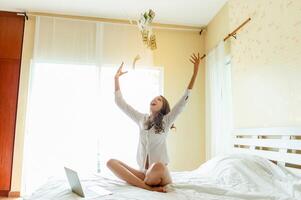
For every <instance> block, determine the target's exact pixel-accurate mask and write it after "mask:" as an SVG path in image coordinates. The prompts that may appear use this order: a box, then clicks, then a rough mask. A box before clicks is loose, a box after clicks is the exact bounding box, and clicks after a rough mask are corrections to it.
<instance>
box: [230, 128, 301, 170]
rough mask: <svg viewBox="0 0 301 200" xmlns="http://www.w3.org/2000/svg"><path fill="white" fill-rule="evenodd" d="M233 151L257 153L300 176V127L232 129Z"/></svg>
mask: <svg viewBox="0 0 301 200" xmlns="http://www.w3.org/2000/svg"><path fill="white" fill-rule="evenodd" d="M233 135H234V138H233V150H234V152H239V153H247V154H253V155H258V156H261V157H264V158H267V159H269V160H271V161H273V162H274V163H276V164H277V165H282V166H285V167H286V168H287V169H289V170H290V171H292V172H293V173H295V174H297V175H299V176H301V127H300V128H290V127H282V128H252V129H234V130H233Z"/></svg>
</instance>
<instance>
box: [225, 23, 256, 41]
mask: <svg viewBox="0 0 301 200" xmlns="http://www.w3.org/2000/svg"><path fill="white" fill-rule="evenodd" d="M249 21H251V18H250V17H249V18H248V19H247V20H246V21H244V22H243V23H242V24H241V25H240V26H238V27H237V28H236V29H235V30H234V31H232V32H231V33H229V34H228V35H227V36H226V37H225V38H224V42H225V41H226V40H228V39H229V38H230V37H234V38H235V39H236V32H237V31H238V30H239V29H241V28H242V27H243V26H244V25H246V24H247V23H248V22H249Z"/></svg>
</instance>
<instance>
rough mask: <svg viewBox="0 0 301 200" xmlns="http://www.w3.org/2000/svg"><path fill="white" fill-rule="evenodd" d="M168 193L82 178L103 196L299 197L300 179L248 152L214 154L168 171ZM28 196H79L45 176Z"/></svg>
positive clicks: (121, 199) (145, 199) (152, 199)
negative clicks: (101, 190) (196, 164)
mask: <svg viewBox="0 0 301 200" xmlns="http://www.w3.org/2000/svg"><path fill="white" fill-rule="evenodd" d="M172 178H173V184H170V185H169V186H168V191H169V192H168V193H158V192H151V191H147V190H143V189H140V188H137V187H133V186H130V185H128V184H126V183H124V182H123V181H120V180H118V179H116V178H110V177H108V176H107V175H106V176H99V175H94V176H93V177H90V178H87V179H84V180H83V183H84V184H85V185H87V186H89V185H90V186H94V185H99V186H102V187H104V188H106V189H108V190H110V191H112V192H113V194H112V195H108V196H103V197H99V198H94V199H106V200H109V199H110V200H115V199H116V200H117V199H118V200H125V199H127V200H128V199H135V200H140V199H141V200H156V199H160V200H165V199H166V200H169V199H173V200H188V199H189V200H190V199H200V200H238V199H240V200H241V199H245V200H249V199H252V200H300V199H301V181H300V179H298V178H297V177H295V176H294V175H293V174H291V173H289V172H288V171H287V170H286V169H283V168H280V167H278V166H276V165H275V164H273V163H271V162H270V161H267V160H265V159H263V158H260V157H257V156H250V155H241V154H235V155H229V156H223V157H216V158H214V159H212V160H210V161H208V162H206V163H205V164H204V165H202V166H200V167H199V168H198V169H197V170H194V171H189V172H188V171H186V172H172ZM25 199H28V200H37V199H45V200H46V199H57V200H59V199H62V200H70V199H82V198H80V197H78V196H77V195H75V194H73V193H71V192H70V189H69V185H68V183H67V181H66V180H55V179H52V180H49V182H48V183H47V184H46V185H44V186H42V187H41V188H40V189H38V190H37V191H36V192H35V193H34V194H33V195H32V196H31V197H28V198H25Z"/></svg>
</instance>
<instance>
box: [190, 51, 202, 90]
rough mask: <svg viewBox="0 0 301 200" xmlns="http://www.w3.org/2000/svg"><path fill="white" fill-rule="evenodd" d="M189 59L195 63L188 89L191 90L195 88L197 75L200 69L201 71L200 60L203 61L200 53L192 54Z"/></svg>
mask: <svg viewBox="0 0 301 200" xmlns="http://www.w3.org/2000/svg"><path fill="white" fill-rule="evenodd" d="M189 60H190V62H192V64H193V75H192V77H191V80H190V82H189V85H188V89H190V90H191V89H192V88H193V85H194V82H195V79H196V76H197V74H198V71H199V65H200V61H201V58H200V54H199V53H198V56H196V55H195V54H192V55H191V56H190V59H189Z"/></svg>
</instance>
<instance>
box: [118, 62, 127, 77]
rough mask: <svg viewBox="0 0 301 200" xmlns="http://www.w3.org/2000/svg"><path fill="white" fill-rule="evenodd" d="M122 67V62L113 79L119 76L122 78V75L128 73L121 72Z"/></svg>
mask: <svg viewBox="0 0 301 200" xmlns="http://www.w3.org/2000/svg"><path fill="white" fill-rule="evenodd" d="M122 67H123V62H122V63H121V65H120V67H119V69H118V70H117V72H116V74H115V79H118V78H119V77H120V76H122V75H123V74H126V73H127V72H128V71H125V72H123V71H122Z"/></svg>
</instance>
